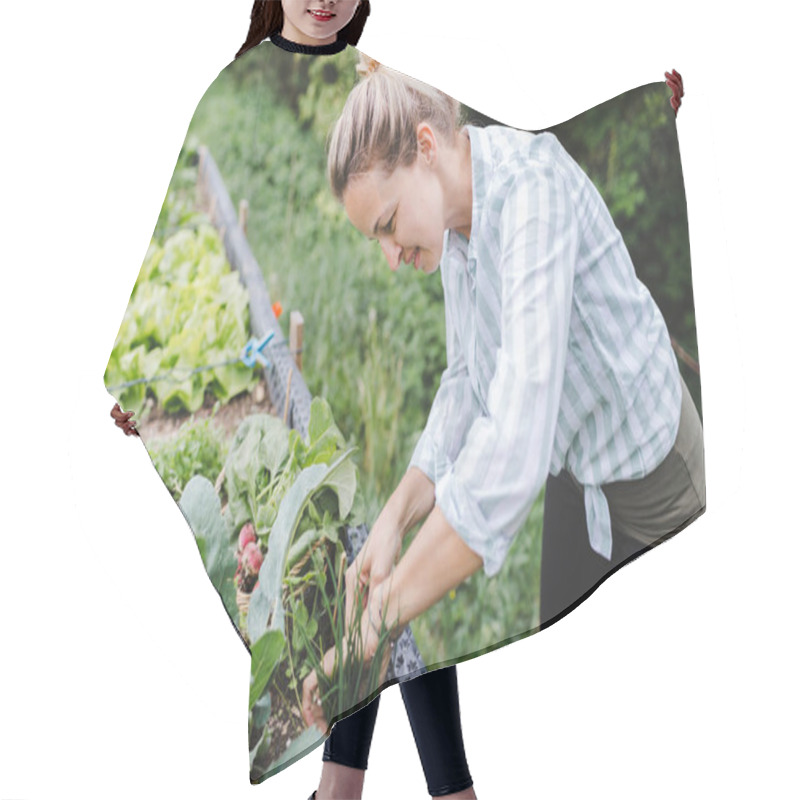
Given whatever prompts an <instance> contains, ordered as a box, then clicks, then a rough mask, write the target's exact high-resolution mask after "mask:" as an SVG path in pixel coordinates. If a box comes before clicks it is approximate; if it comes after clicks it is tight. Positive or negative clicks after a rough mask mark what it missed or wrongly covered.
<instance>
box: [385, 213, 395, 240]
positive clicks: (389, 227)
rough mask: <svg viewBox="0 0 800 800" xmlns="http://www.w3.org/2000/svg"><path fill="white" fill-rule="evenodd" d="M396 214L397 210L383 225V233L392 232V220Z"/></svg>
mask: <svg viewBox="0 0 800 800" xmlns="http://www.w3.org/2000/svg"><path fill="white" fill-rule="evenodd" d="M396 216H397V211H395V212H394V214H392V216H391V217H390V219H389V221H388V222H387V223H386V224H385V225H384V226H383V233H385V234H387V235H388V234H392V233H394V220H395V217H396Z"/></svg>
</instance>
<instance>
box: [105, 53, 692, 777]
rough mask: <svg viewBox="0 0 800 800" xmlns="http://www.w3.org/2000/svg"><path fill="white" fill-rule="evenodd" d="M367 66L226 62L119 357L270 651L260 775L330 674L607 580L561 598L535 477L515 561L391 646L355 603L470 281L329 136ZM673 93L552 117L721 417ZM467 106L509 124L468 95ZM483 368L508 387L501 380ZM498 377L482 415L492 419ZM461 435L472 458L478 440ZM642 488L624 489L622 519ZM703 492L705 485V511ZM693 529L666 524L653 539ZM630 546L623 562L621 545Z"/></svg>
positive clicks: (201, 116) (369, 679)
mask: <svg viewBox="0 0 800 800" xmlns="http://www.w3.org/2000/svg"><path fill="white" fill-rule="evenodd" d="M357 61H358V53H357V51H356V50H354V49H353V48H352V47H350V48H348V49H347V50H344V51H343V52H341V53H338V54H335V55H331V56H327V57H324V58H322V57H320V58H314V59H310V58H308V57H304V56H303V55H301V54H292V53H287V52H284V51H281V50H280V49H279V48H277V47H275V46H274V45H272V44H271V43H270V42H268V41H267V42H264V43H262V44H261V45H259V46H257V47H255V48H254V49H253V50H251V51H249V52H248V53H246V54H245V55H244V56H242V57H241V58H240V59H238V60H236V61H234V62H233V63H231V64H230V65H229V66H228V67H226V68H225V69H224V70H223V71H222V72H221V73H220V75H219V77H218V78H217V79H216V80H215V81H214V83H213V84H212V85H211V87H210V88H209V89H208V91H207V92H206V94H205V96H204V97H203V99H202V100H201V102H200V103H199V105H198V107H197V110H196V111H195V114H194V117H193V119H192V121H191V124H190V126H189V129H188V132H187V135H186V139H185V142H184V144H183V146H182V148H181V151H180V153H179V155H178V159H177V163H176V166H175V170H174V174H173V176H172V180H171V182H170V185H169V190H168V192H167V195H166V197H165V199H164V203H163V207H162V209H161V212H160V214H159V216H158V219H157V222H156V225H155V229H154V231H153V236H152V241H151V244H150V247H149V249H148V251H147V253H146V255H145V258H144V261H143V264H142V267H141V271H140V273H139V276H138V278H137V281H136V284H135V286H134V288H133V291H132V293H131V298H130V302H129V305H128V308H127V310H126V312H125V316H124V319H123V320H122V324H121V326H120V330H119V334H118V336H117V339H116V341H115V342H114V346H113V351H112V353H111V356H110V359H109V362H108V367H107V369H106V373H105V384H106V387H107V389H108V391H109V392H110V393H111V395H112V396H113V397H114V398H115V400H117V401H118V402H119V403H120V405H121V406H122V408H123V409H125V410H126V411H133V412H134V414H135V416H136V418H137V419H138V430H139V433H140V435H141V438H142V441H143V443H144V444H145V446H146V448H147V450H148V453H149V454H150V456H151V458H152V460H153V465H154V466H155V468H156V470H157V472H158V474H159V476H160V477H161V479H162V480H163V482H164V484H165V486H166V488H167V490H168V491H169V492H170V493H171V494H172V497H173V498H174V500H175V502H176V503H177V504H178V505H179V507H180V510H181V512H182V514H183V516H184V517H185V519H186V521H187V523H188V525H189V527H190V529H191V531H192V533H193V534H194V536H195V539H196V542H197V547H198V550H199V554H200V556H201V559H202V563H203V565H204V567H205V569H206V571H207V573H208V577H209V580H210V581H211V583H212V585H213V587H214V589H215V590H216V591H217V592H218V593H219V595H220V598H221V600H222V603H223V605H224V608H225V611H226V612H227V614H228V615H229V617H230V619H231V621H232V623H233V625H234V626H235V627H236V629H237V631H238V633H239V635H240V637H241V639H242V641H243V643H244V644H245V645H246V646H247V647H248V649H249V651H250V654H251V663H252V667H251V683H250V692H249V749H250V769H251V780H252V781H253V782H254V783H257V782H260V781H262V780H264V779H266V778H268V777H269V776H270V775H273V774H275V773H277V772H279V771H280V770H281V769H284V768H285V767H286V766H288V765H290V764H291V763H292V762H293V761H295V760H297V759H298V758H300V757H302V756H303V755H305V754H307V753H308V752H310V751H311V750H313V749H315V748H316V747H317V746H318V745H319V744H320V743H321V742H322V741H323V739H324V733H322V732H321V731H320V730H319V729H318V728H317V727H315V726H308V725H307V724H306V722H305V720H304V717H303V714H302V708H301V706H302V693H303V682H304V681H305V680H306V679H307V677H308V676H309V674H310V673H312V672H313V671H316V673H317V675H318V677H319V678H320V687H319V689H320V704H321V707H322V710H323V712H324V717H325V719H326V720H327V722H328V723H329V724H330V723H333V722H335V721H336V720H337V719H339V718H341V717H343V716H345V715H347V714H350V713H352V712H353V711H355V710H357V709H358V708H360V707H362V706H363V705H364V704H365V703H366V702H368V701H369V700H370V699H372V698H373V697H375V695H376V694H377V693H378V692H379V691H381V690H382V689H383V688H385V687H386V686H388V685H391V684H392V683H394V682H396V681H398V680H403V679H409V678H411V677H413V676H415V675H418V674H420V673H421V672H423V671H424V670H426V669H435V668H438V667H442V666H446V665H449V664H454V663H458V662H459V661H461V660H466V659H469V658H473V657H475V656H476V655H479V654H482V653H486V652H489V651H491V650H493V649H496V648H497V647H500V646H503V645H505V644H509V643H511V642H514V641H515V640H518V639H520V638H523V637H527V636H530V635H531V634H533V633H536V632H537V631H538V630H540V629H541V628H542V627H543V626H546V625H548V624H551V623H553V622H554V621H556V620H557V619H558V618H559V617H560V616H562V615H563V614H564V613H567V612H568V611H569V610H571V608H573V607H574V606H575V605H576V604H577V603H579V602H581V601H582V600H583V599H585V597H586V596H588V594H590V593H591V591H593V589H594V588H596V581H595V582H594V583H592V585H591V586H587V589H586V592H585V593H582V594H581V595H579V596H574V597H567V598H565V599H564V601H563V604H562V608H561V610H560V611H559V612H558V613H554V614H551V615H550V616H549V617H546V618H543V615H542V612H541V606H540V581H541V574H540V573H541V569H540V567H541V559H542V526H543V519H544V515H545V513H546V509H545V503H544V495H545V492H544V485H541V486H538V487H534V488H536V491H535V492H533V494H532V496H531V498H530V503H529V504H528V506H527V507H526V508H525V514H524V515H523V517H522V518H521V520H520V524H519V525H516V526H514V527H513V529H512V528H507V529H506V530H504V532H503V533H504V536H506V537H507V547H504V549H503V551H502V555H501V556H499V557H498V558H497V563H496V565H495V564H493V565H492V567H491V569H490V568H489V564H488V561H487V562H486V564H485V566H486V569H485V570H479V571H478V572H476V573H475V574H473V575H472V576H471V577H470V578H468V579H467V580H466V581H464V582H463V583H461V584H460V585H459V586H458V587H456V588H454V589H452V590H450V591H449V592H448V593H447V594H446V595H445V596H444V597H443V598H442V599H441V600H439V601H438V602H437V603H435V604H434V605H433V606H431V607H430V608H429V609H427V610H426V611H425V612H423V613H422V614H421V615H419V616H418V617H416V618H415V619H414V620H412V621H411V622H410V624H409V625H408V626H403V628H402V629H401V630H394V629H392V627H391V625H390V624H386V622H385V621H384V623H383V624H382V625H381V626H380V630H379V632H378V634H379V641H378V646H377V647H378V649H377V652H376V654H375V656H374V657H373V658H371V659H369V660H364V659H363V658H361V657H359V652H358V647H359V639H358V637H357V636H356V635H355V634H354V628H356V627H357V628H360V626H361V622H362V620H361V618H360V616H359V611H358V609H361V608H362V606H361V605H360V604H359V603H357V604H356V608H357V611H356V620H355V622H354V621H353V620H348V619H347V618H346V617H347V615H346V613H345V594H344V576H345V571H346V569H347V566H348V565H349V564H350V563H352V561H353V559H354V558H355V557H356V555H357V554H358V552H359V550H360V548H361V547H362V545H363V543H364V541H365V540H366V537H367V535H368V533H369V531H370V529H371V527H372V525H373V524H374V522H375V520H376V518H377V516H378V514H379V513H380V511H381V509H382V508H383V507H384V505H385V504H386V502H387V500H388V499H389V497H390V495H391V493H392V491H393V490H394V488H395V487H396V486H397V484H398V482H399V481H400V480H401V479H402V478H403V476H404V474H405V473H406V471H407V470H408V469H409V464H410V463H411V459H412V456H414V454H415V452H417V448H418V447H419V446H420V441H421V440H422V437H423V432H424V431H425V430H426V426H427V425H428V423H429V415H430V414H431V412H432V408H433V405H434V398H435V397H436V395H437V390H438V389H439V387H440V383H441V381H442V377H443V373H445V370H446V369H447V367H448V332H447V327H446V323H447V324H449V322H450V321H449V320H447V319H446V314H445V302H446V297H445V290H444V282H445V280H446V276H445V275H444V274H441V275H440V274H438V273H437V274H425V273H424V272H423V271H422V270H415V269H413V268H412V266H409V265H402V266H401V268H400V269H398V270H397V271H393V270H390V269H389V268H388V267H387V264H386V260H385V258H384V254H383V253H382V252H381V249H380V247H379V246H378V245H377V244H376V243H375V242H373V241H369V240H368V239H367V238H366V237H365V236H363V235H362V234H361V233H360V232H359V231H358V230H356V228H355V227H354V226H353V225H352V224H351V222H350V221H349V220H348V218H347V215H346V213H345V210H344V209H343V207H342V205H341V204H340V203H339V202H338V201H337V199H336V198H335V196H334V194H333V192H332V191H331V187H330V185H329V182H328V170H327V143H328V138H329V135H330V131H331V128H332V125H333V124H334V123H335V121H336V120H337V118H338V117H339V115H340V114H341V113H342V109H343V107H344V104H345V102H346V100H347V98H348V95H349V94H350V92H351V90H352V89H353V87H354V85H355V83H356V80H357V76H356V63H357ZM669 97H670V92H669V90H668V89H667V87H666V86H665V85H664V83H653V84H649V85H646V86H642V87H640V88H638V89H634V90H632V91H630V92H627V93H625V94H623V95H620V96H619V97H617V98H614V99H613V100H610V101H608V102H606V103H603V104H601V105H599V106H597V107H595V108H593V109H591V110H589V111H587V112H585V113H584V114H581V115H579V116H578V117H575V118H574V119H572V120H569V121H567V122H564V123H562V124H560V125H557V126H555V127H553V128H552V129H550V131H549V132H548V133H547V134H543V133H540V134H537V135H541V137H542V138H541V139H539V140H538V141H540V142H549V141H554V142H556V144H557V146H558V147H559V148H563V149H564V150H565V151H566V153H568V154H569V157H570V158H571V159H574V162H575V164H576V169H578V168H579V169H580V170H582V171H583V172H584V173H585V174H586V175H587V176H588V178H589V179H590V181H591V183H592V184H593V185H594V187H595V188H596V190H597V192H599V196H600V197H601V198H602V201H603V203H604V205H605V207H606V208H607V209H608V213H609V214H610V216H611V219H613V223H614V225H615V226H616V228H617V229H618V230H619V232H620V234H621V237H622V240H623V241H624V246H625V248H626V249H627V252H628V253H629V254H630V259H631V261H632V262H633V265H634V267H635V271H636V277H637V278H638V281H640V282H641V287H642V291H643V292H648V293H649V295H650V296H651V297H652V299H653V301H654V304H655V307H657V309H658V311H659V312H660V315H662V316H663V323H664V324H665V326H666V331H668V340H669V344H670V348H671V349H669V353H670V355H669V358H670V359H672V360H674V367H675V370H676V374H677V371H679V374H680V379H681V383H680V386H683V387H684V392H685V393H684V395H683V406H682V408H683V409H684V410H685V409H686V407H687V403H688V404H689V405H693V407H694V408H696V409H697V412H698V413H699V414H700V416H702V405H701V396H700V373H699V365H698V358H697V340H696V333H695V320H694V302H693V296H692V282H691V267H690V258H689V240H688V225H687V215H686V202H685V197H684V188H683V178H682V173H681V166H680V155H679V151H678V142H677V135H676V128H675V115H674V112H673V110H672V109H671V107H670V103H669ZM462 122H463V123H464V124H468V125H469V126H472V127H473V128H475V129H480V130H486V129H491V128H493V126H498V125H502V121H495V120H491V119H489V118H487V117H485V116H483V115H481V114H480V113H479V112H478V111H476V110H474V109H470V108H466V107H462ZM476 141H477V134H476ZM554 146H555V145H554ZM581 224H582V223H581ZM449 241H450V244H453V246H459V242H457V241H456V240H455V238H453V239H451V240H449ZM463 246H464V247H466V246H467V245H466V243H463ZM465 285H467V284H465ZM619 313H620V314H623V313H624V309H623V310H621V311H619ZM498 345H499V343H498ZM473 355H474V354H473ZM544 357H545V358H546V357H547V354H544ZM475 358H476V360H477V356H476V357H475ZM653 368H655V366H654V367H653ZM484 377H485V386H490V385H491V382H492V379H493V377H494V376H493V375H491V374H489V375H486V376H484ZM675 386H678V389H677V392H678V405H679V406H680V402H681V401H680V391H681V390H680V386H679V385H678V384H675ZM482 391H484V390H483V389H480V388H478V389H476V398H477V400H476V403H477V404H478V406H479V407H478V408H477V410H476V412H475V413H476V417H478V418H480V417H484V418H488V416H489V412H488V410H487V409H488V406H489V401H488V397H487V396H483V397H482V396H481V392H482ZM616 399H617V400H618V401H619V402H620V403H621V404H622V405H624V402H625V398H616ZM507 402H508V403H509V406H511V405H512V404H513V398H507ZM687 413H688V412H687ZM612 416H613V415H612ZM621 427H622V425H621V423H620V426H619V429H621ZM619 429H617V430H615V431H612V432H610V433H609V432H607V435H608V437H609V438H610V439H613V438H614V437H615V436H618V435H622V434H620V433H619ZM463 434H464V436H465V437H466V436H467V431H466V430H465V431H464V432H463ZM428 435H429V436H430V435H431V434H430V432H429V433H428ZM596 435H597V436H599V435H600V433H596ZM673 439H674V437H673ZM570 444H572V443H570ZM690 444H692V443H691V442H689V443H687V447H688V446H689V445H690ZM695 444H697V443H696V442H695ZM699 446H700V448H702V441H700V442H699ZM568 449H570V448H568ZM573 449H574V450H577V449H579V448H578V446H577V445H574V446H573V447H572V449H570V452H572V450H573ZM444 455H446V456H447V457H446V458H444V461H446V462H448V463H447V465H446V469H448V470H450V471H452V469H453V462H454V461H455V460H456V459H455V457H457V455H458V453H457V452H454V453H448V454H444ZM542 457H543V458H545V459H546V460H547V461H548V462H549V460H550V458H551V454H550V453H546V454H543V455H542ZM659 468H660V469H661V468H663V469H667V468H672V464H671V463H670V464H666V462H665V463H664V465H662V466H660V467H659ZM675 468H676V469H678V468H680V464H676V465H675ZM522 477H523V478H524V475H523V476H522ZM431 478H432V479H433V478H437V480H436V481H435V482H436V483H437V485H438V476H431ZM621 483H624V481H621V482H616V483H615V486H614V487H613V488H611V489H609V491H608V492H607V495H608V501H609V503H610V504H611V506H612V508H611V512H610V513H611V524H612V527H614V526H616V520H615V519H614V508H615V505H614V503H615V500H614V497H615V492H618V493H619V496H620V497H621V496H622V495H623V493H624V490H625V486H622V485H620V484H621ZM627 499H628V498H626V501H627ZM640 499H641V503H642V504H643V505H644V504H647V503H651V504H652V502H654V498H652V497H641V498H640ZM661 499H662V498H658V500H659V502H660V501H661ZM587 502H588V501H587ZM620 502H621V501H620ZM665 502H666V501H665ZM701 506H702V507H701ZM704 507H705V500H704V497H703V500H702V503H701V504H700V503H699V504H698V506H697V508H692V509H688V510H687V511H686V515H685V524H688V523H689V522H691V520H692V519H694V518H695V517H696V516H697V514H699V513H702V510H703V509H704ZM598 513H599V512H598ZM680 527H681V526H671V527H670V528H669V529H664V530H663V531H657V532H655V533H654V532H652V531H649V532H648V534H647V536H646V537H645V536H643V537H642V538H641V539H640V540H638V541H639V545H640V549H639V550H637V551H636V552H635V553H633V552H632V553H631V554H630V558H633V557H635V555H638V554H639V552H643V551H644V550H646V549H649V548H650V547H652V546H654V545H655V544H658V543H660V541H662V540H663V539H665V538H667V537H668V536H670V535H672V534H674V533H676V532H677V530H679V528H680ZM591 533H592V532H591V531H590V535H591ZM634 538H635V535H634ZM412 539H413V533H412V534H411V535H410V536H409V537H408V538H407V540H406V542H405V543H404V548H407V547H408V546H409V544H410V541H411V540H412ZM628 560H630V559H628ZM608 564H609V567H608V574H611V573H612V572H613V571H614V570H615V569H617V568H618V567H619V566H620V564H619V562H613V561H610V560H609V562H608ZM604 577H607V575H605V576H604ZM348 643H349V645H350V646H348ZM331 649H334V650H336V651H337V659H336V668H335V669H334V671H333V674H332V675H326V674H324V673H323V672H322V671H321V670H320V666H321V663H322V659H323V657H324V655H325V653H326V652H329V651H330V650H331Z"/></svg>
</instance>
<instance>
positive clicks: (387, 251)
mask: <svg viewBox="0 0 800 800" xmlns="http://www.w3.org/2000/svg"><path fill="white" fill-rule="evenodd" d="M381 250H383V255H384V256H385V257H386V260H387V261H388V262H389V269H391V271H392V272H397V270H398V269H399V268H400V258H401V256H402V254H403V248H402V247H400V245H399V244H394V243H393V242H391V241H389V240H388V239H381Z"/></svg>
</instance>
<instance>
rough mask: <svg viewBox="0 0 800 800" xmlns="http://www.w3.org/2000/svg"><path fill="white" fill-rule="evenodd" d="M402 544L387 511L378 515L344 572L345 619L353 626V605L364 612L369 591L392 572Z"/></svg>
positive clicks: (399, 532)
mask: <svg viewBox="0 0 800 800" xmlns="http://www.w3.org/2000/svg"><path fill="white" fill-rule="evenodd" d="M401 543H402V532H401V530H400V528H399V526H398V525H397V524H396V522H395V521H394V518H393V516H392V515H391V513H389V512H388V511H387V509H386V508H384V510H383V511H382V512H381V514H380V516H379V517H378V519H377V521H376V523H375V525H373V526H372V530H371V531H370V532H369V536H368V537H367V541H366V542H364V546H363V547H362V548H361V551H360V552H359V554H358V555H357V556H356V558H355V559H354V560H353V563H352V564H351V565H350V566H349V567H348V568H347V572H346V573H345V576H344V583H345V593H346V594H345V619H346V620H347V621H348V624H350V625H352V624H353V620H354V619H355V617H356V614H355V609H356V603H360V605H361V608H362V610H363V609H365V608H366V605H367V601H368V599H369V590H370V587H375V586H377V585H378V584H379V583H382V582H383V581H384V580H386V578H388V577H389V575H390V574H391V572H392V569H393V567H394V564H395V561H397V556H398V554H399V552H400V545H401Z"/></svg>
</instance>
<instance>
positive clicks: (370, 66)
mask: <svg viewBox="0 0 800 800" xmlns="http://www.w3.org/2000/svg"><path fill="white" fill-rule="evenodd" d="M378 67H380V62H379V61H376V60H375V59H374V58H370V57H369V56H367V55H364V53H361V59H360V60H359V62H358V65H357V66H356V72H357V73H358V76H359V77H360V78H368V77H369V76H370V75H372V73H373V72H376V71H377V69H378Z"/></svg>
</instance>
